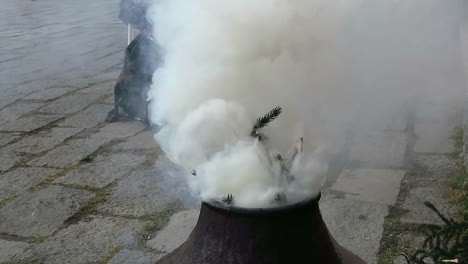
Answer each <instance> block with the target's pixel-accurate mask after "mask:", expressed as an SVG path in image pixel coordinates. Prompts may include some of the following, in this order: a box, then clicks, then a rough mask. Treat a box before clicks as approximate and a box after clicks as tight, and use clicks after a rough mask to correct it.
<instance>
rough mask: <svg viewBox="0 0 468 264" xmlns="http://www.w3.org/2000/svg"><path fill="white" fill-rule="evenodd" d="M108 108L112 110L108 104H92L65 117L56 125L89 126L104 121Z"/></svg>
mask: <svg viewBox="0 0 468 264" xmlns="http://www.w3.org/2000/svg"><path fill="white" fill-rule="evenodd" d="M110 110H112V106H109V105H103V104H97V105H92V106H91V107H89V108H88V109H86V110H84V111H81V112H79V113H77V114H76V115H74V116H72V117H69V118H67V119H65V121H63V122H61V123H59V124H58V125H59V126H65V127H79V128H90V127H93V126H95V125H97V124H99V123H101V122H104V120H105V119H106V117H107V113H108V112H109V111H110Z"/></svg>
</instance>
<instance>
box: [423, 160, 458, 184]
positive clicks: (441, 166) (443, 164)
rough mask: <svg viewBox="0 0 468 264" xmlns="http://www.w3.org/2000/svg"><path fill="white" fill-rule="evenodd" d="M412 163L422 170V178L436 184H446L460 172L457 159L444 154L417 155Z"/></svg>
mask: <svg viewBox="0 0 468 264" xmlns="http://www.w3.org/2000/svg"><path fill="white" fill-rule="evenodd" d="M414 163H415V164H417V165H418V166H420V167H421V168H423V169H424V176H426V177H427V178H429V179H431V180H436V181H437V182H447V181H449V180H451V179H452V177H453V176H454V175H456V174H457V173H460V171H461V170H462V168H461V167H460V165H459V160H458V158H454V157H451V156H449V155H444V154H442V155H419V156H416V157H415V158H414Z"/></svg>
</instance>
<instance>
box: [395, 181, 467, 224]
mask: <svg viewBox="0 0 468 264" xmlns="http://www.w3.org/2000/svg"><path fill="white" fill-rule="evenodd" d="M426 201H428V202H431V203H432V204H434V205H435V207H436V208H437V209H438V210H439V211H440V212H441V213H442V214H443V215H446V216H448V217H454V216H456V215H457V212H458V207H457V206H456V205H454V204H451V203H450V202H449V201H448V197H447V193H445V192H444V190H441V188H440V187H417V188H413V189H411V190H410V193H409V195H408V197H407V198H406V199H405V202H404V203H403V205H402V208H403V209H405V210H408V212H407V213H405V214H404V215H403V216H402V217H401V218H400V220H401V221H402V222H404V223H415V224H443V221H442V220H441V219H440V218H439V217H438V216H437V214H436V213H435V212H434V211H432V210H431V209H429V208H428V207H427V206H425V205H424V202H426Z"/></svg>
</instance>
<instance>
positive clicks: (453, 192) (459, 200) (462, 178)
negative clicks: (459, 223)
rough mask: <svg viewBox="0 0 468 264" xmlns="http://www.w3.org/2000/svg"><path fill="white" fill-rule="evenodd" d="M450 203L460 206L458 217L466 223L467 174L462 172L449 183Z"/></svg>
mask: <svg viewBox="0 0 468 264" xmlns="http://www.w3.org/2000/svg"><path fill="white" fill-rule="evenodd" d="M449 192H450V197H449V199H450V202H452V203H456V204H459V205H460V206H461V212H460V215H461V216H462V217H463V219H465V221H468V173H467V172H466V171H465V170H462V171H460V172H459V173H458V175H457V176H456V177H455V178H454V179H453V180H452V181H451V183H450V186H449Z"/></svg>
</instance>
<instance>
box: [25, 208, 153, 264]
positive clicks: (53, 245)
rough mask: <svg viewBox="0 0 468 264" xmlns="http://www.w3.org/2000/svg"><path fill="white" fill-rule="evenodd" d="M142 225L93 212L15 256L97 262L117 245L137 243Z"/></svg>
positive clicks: (51, 263)
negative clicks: (100, 215) (96, 214)
mask: <svg viewBox="0 0 468 264" xmlns="http://www.w3.org/2000/svg"><path fill="white" fill-rule="evenodd" d="M144 225H145V223H144V222H140V221H138V220H130V219H124V218H115V217H99V216H96V217H94V218H93V219H92V220H91V221H88V222H83V221H82V222H79V223H77V224H75V225H71V226H69V227H67V228H65V229H63V230H60V231H59V232H58V233H57V234H56V235H54V236H53V237H51V238H49V239H47V240H46V241H44V242H43V243H40V244H38V245H36V246H34V247H32V248H31V249H30V250H28V251H26V252H25V253H24V254H22V255H20V256H19V257H18V259H23V260H40V261H43V262H44V263H47V264H63V263H67V264H82V263H100V262H101V261H104V259H106V258H107V257H108V256H110V255H111V253H112V252H113V251H115V250H116V249H118V248H123V247H129V248H130V247H136V246H137V245H138V241H139V240H140V237H141V235H140V234H139V233H140V232H141V230H142V229H143V227H144Z"/></svg>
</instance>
